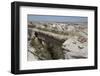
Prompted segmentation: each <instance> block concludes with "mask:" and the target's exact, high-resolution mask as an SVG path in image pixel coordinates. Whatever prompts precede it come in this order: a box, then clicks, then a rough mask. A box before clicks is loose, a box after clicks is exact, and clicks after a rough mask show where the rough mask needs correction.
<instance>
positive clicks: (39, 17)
mask: <svg viewBox="0 0 100 76" xmlns="http://www.w3.org/2000/svg"><path fill="white" fill-rule="evenodd" d="M28 21H51V22H52V21H53V22H87V21H88V17H80V16H53V15H28Z"/></svg>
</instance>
